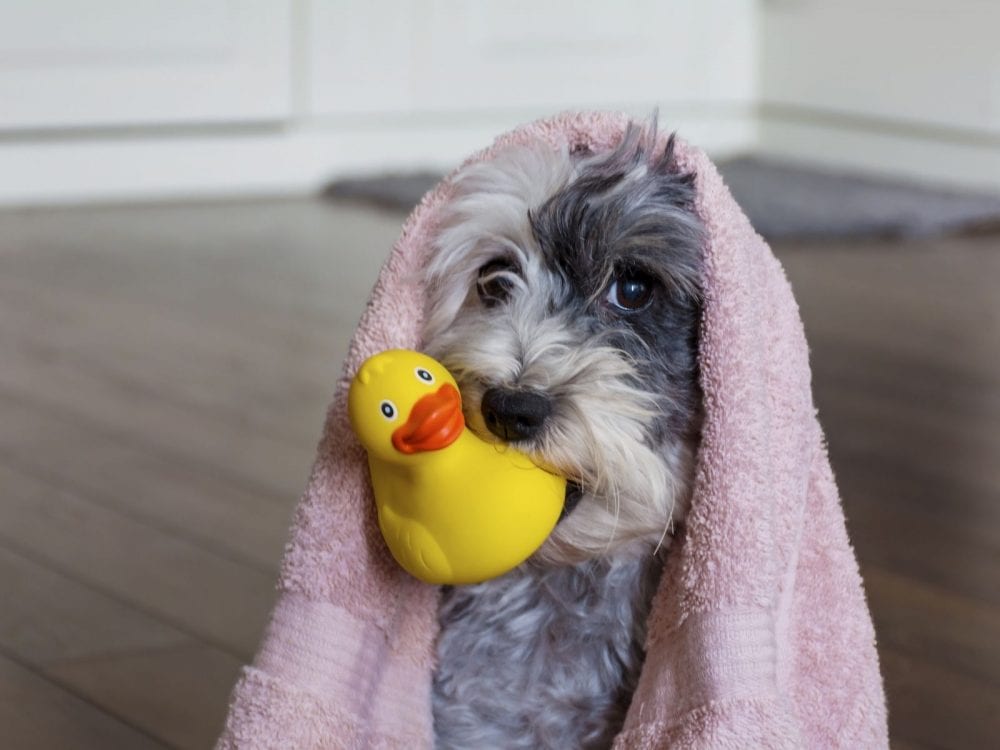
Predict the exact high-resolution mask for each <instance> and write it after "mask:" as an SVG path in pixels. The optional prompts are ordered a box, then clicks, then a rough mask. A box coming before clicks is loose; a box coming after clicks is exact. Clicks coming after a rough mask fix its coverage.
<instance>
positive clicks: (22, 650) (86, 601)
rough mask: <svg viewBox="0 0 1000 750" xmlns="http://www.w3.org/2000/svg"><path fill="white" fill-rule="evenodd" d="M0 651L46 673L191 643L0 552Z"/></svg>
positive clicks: (106, 599) (30, 563)
mask: <svg viewBox="0 0 1000 750" xmlns="http://www.w3.org/2000/svg"><path fill="white" fill-rule="evenodd" d="M0 603H2V604H0V649H2V650H3V651H5V652H6V653H9V654H12V655H14V656H16V657H17V658H18V659H20V660H21V661H22V662H26V663H29V664H32V665H34V666H36V667H43V666H45V665H46V664H49V663H52V662H55V661H58V660H63V659H72V658H80V657H84V656H96V655H99V654H100V655H104V654H112V653H115V652H118V651H135V650H139V649H149V648H162V647H165V646H175V645H179V644H181V643H185V642H188V641H190V639H189V638H188V637H187V636H185V635H184V634H182V633H180V632H179V631H177V630H176V629H174V628H171V627H170V626H168V625H166V624H164V623H163V622H161V621H160V620H158V619H157V618H155V617H151V616H149V615H147V614H144V613H142V612H138V611H136V610H135V609H133V608H131V607H128V606H126V605H125V604H122V602H121V601H119V600H117V599H114V598H112V597H109V596H107V595H105V594H102V593H100V592H98V591H95V590H94V589H92V588H90V587H87V586H83V585H81V584H80V582H79V581H77V580H75V579H73V578H71V577H69V576H66V575H62V574H60V573H57V572H55V571H52V570H50V569H48V568H45V567H43V566H41V565H39V564H37V563H36V562H34V561H32V560H29V559H28V558H26V557H23V556H21V555H18V554H16V553H14V552H12V551H10V550H8V549H5V548H3V547H0Z"/></svg>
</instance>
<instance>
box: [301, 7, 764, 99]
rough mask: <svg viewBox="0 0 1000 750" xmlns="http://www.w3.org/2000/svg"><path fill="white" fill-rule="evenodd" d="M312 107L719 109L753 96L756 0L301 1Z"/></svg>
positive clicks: (309, 97) (754, 83)
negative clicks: (304, 8)
mask: <svg viewBox="0 0 1000 750" xmlns="http://www.w3.org/2000/svg"><path fill="white" fill-rule="evenodd" d="M309 8H310V12H309V39H310V43H309V45H308V48H309V66H308V67H309V70H310V80H309V86H308V92H309V96H308V107H309V109H310V111H311V112H312V113H314V114H317V115H356V114H362V113H373V112H378V113H386V114H393V113H395V114H398V113H403V112H424V113H440V112H464V113H468V112H475V111H483V110H494V111H498V110H499V111H504V110H506V111H512V110H514V111H524V110H536V109H539V108H541V109H543V110H546V111H554V110H558V109H560V108H581V107H593V106H598V107H609V106H616V105H617V106H621V105H638V106H646V107H652V106H653V105H654V104H665V105H671V104H677V105H681V106H690V105H696V106H698V105H706V104H707V105H713V104H722V105H726V106H732V105H746V104H750V103H751V102H752V101H753V99H754V96H755V85H756V82H755V75H756V73H755V62H754V61H755V54H756V47H755V43H756V36H755V28H756V25H755V18H756V9H755V7H754V0H698V1H697V2H693V1H691V0H684V1H683V2H681V1H679V0H674V1H673V2H664V1H663V0H623V2H616V3H610V2H606V0H546V2H537V0H476V1H475V2H468V1H465V0H395V1H393V0H369V2H364V3H361V2H354V3H350V2H343V1H342V0H339V1H338V0H312V1H311V2H310V4H309Z"/></svg>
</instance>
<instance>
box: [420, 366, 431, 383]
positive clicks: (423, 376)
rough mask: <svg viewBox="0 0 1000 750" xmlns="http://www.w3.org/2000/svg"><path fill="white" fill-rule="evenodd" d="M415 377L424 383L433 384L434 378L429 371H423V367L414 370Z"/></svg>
mask: <svg viewBox="0 0 1000 750" xmlns="http://www.w3.org/2000/svg"><path fill="white" fill-rule="evenodd" d="M416 373H417V377H418V378H420V380H422V381H423V382H424V383H428V384H429V383H433V382H434V376H433V375H431V373H430V371H428V370H425V369H424V368H423V367H418V368H417V369H416Z"/></svg>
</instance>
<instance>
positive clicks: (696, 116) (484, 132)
mask: <svg viewBox="0 0 1000 750" xmlns="http://www.w3.org/2000/svg"><path fill="white" fill-rule="evenodd" d="M639 113H640V114H646V113H648V110H646V109H643V110H640V111H639ZM541 114H544V113H534V112H518V113H507V114H477V115H470V116H468V117H465V116H463V115H461V114H456V115H453V116H444V115H439V116H434V117H423V118H416V119H415V118H403V117H398V118H383V119H381V120H373V119H371V118H359V119H357V120H353V121H352V120H350V119H345V120H342V121H332V122H329V123H316V124H310V125H303V126H297V127H287V128H280V127H273V128H271V127H267V126H263V125H262V126H259V127H238V126H237V127H234V128H225V127H219V128H212V129H191V130H189V131H186V132H185V131H181V132H171V131H169V130H162V131H144V130H138V129H137V130H124V131H117V132H103V133H102V132H95V133H91V134H89V135H84V136H81V135H79V134H73V133H68V134H66V135H65V136H62V135H60V134H51V135H43V136H38V135H31V136H27V137H25V138H23V139H21V138H18V137H16V136H15V135H5V136H3V137H2V138H0V205H6V206H18V205H40V204H59V203H81V202H119V201H122V202H132V201H146V200H160V199H170V198H190V197H211V196H217V197H232V196H251V195H266V194H279V193H280V194H289V193H292V194H306V193H309V192H312V191H315V190H317V189H318V188H320V187H321V186H322V185H323V184H325V183H326V182H328V181H329V180H331V179H333V178H336V177H338V176H343V175H348V174H362V173H374V172H378V171H388V170H406V169H414V168H431V169H438V170H446V169H450V168H452V167H454V166H456V165H457V164H458V163H459V161H460V160H461V159H462V158H464V157H465V156H467V155H468V154H469V153H471V152H473V151H475V150H477V149H479V148H482V147H484V146H486V145H488V144H489V143H490V142H491V141H492V139H493V138H494V137H495V136H496V135H498V134H499V133H502V132H504V131H506V130H509V129H510V128H511V127H513V126H514V125H516V124H518V123H519V122H525V121H527V120H531V119H534V118H536V117H538V116H540V115H541ZM660 122H661V123H662V124H663V126H664V127H668V128H670V129H676V130H678V131H679V132H680V133H681V135H683V136H684V137H685V138H687V139H688V140H690V141H692V142H694V143H697V144H698V145H700V146H702V147H704V148H705V149H707V150H708V151H709V152H710V153H712V154H713V155H715V156H720V155H722V156H725V155H729V154H733V153H739V152H743V151H747V150H749V149H751V148H752V146H753V145H754V143H755V142H756V140H757V125H756V117H755V114H754V111H753V108H752V107H751V106H750V105H738V104H734V105H713V106H708V107H706V106H690V107H676V106H665V107H661V109H660Z"/></svg>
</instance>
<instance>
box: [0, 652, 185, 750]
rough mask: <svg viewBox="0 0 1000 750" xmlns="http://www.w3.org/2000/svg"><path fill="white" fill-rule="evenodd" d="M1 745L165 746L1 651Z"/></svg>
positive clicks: (142, 749)
mask: <svg viewBox="0 0 1000 750" xmlns="http://www.w3.org/2000/svg"><path fill="white" fill-rule="evenodd" d="M0 747H5V748H12V749H13V748H17V750H53V748H73V750H109V748H115V750H119V749H120V750H154V749H156V748H164V747H166V745H163V744H161V743H159V742H157V741H156V740H154V739H153V738H152V737H149V736H147V735H145V734H143V733H142V732H140V731H138V730H136V729H133V728H132V727H129V726H127V725H126V724H123V723H122V722H120V721H118V720H117V719H115V718H113V717H111V716H109V715H108V714H106V713H104V712H103V711H100V710H98V709H97V708H95V707H94V706H93V705H91V704H89V703H86V702H84V701H82V700H80V699H79V698H77V697H76V696H74V695H72V694H71V693H69V692H67V691H66V690H63V689H61V688H58V687H56V686H55V685H53V684H52V683H50V682H48V681H47V680H45V679H43V678H41V677H39V676H38V675H36V674H34V673H32V672H31V671H29V670H27V669H25V668H24V667H22V666H20V665H19V664H17V663H15V662H13V661H11V660H10V659H8V658H7V657H5V656H3V655H2V654H0Z"/></svg>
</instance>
